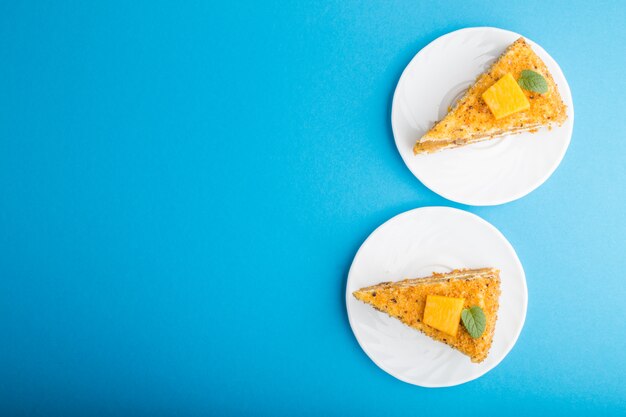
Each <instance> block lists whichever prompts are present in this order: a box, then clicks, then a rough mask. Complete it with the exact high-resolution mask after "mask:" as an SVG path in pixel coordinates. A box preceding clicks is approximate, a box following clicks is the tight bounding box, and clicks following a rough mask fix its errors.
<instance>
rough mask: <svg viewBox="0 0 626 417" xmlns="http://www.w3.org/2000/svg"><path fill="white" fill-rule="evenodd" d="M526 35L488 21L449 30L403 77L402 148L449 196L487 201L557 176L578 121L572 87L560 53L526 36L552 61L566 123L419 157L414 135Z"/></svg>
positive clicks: (395, 114)
mask: <svg viewBox="0 0 626 417" xmlns="http://www.w3.org/2000/svg"><path fill="white" fill-rule="evenodd" d="M519 37H520V35H519V34H517V33H514V32H509V31H507V30H502V29H496V28H489V27H480V28H468V29H462V30H457V31H456V32H451V33H448V34H447V35H444V36H442V37H440V38H438V39H436V40H434V41H433V42H431V43H430V44H428V45H427V46H426V47H425V48H424V49H422V50H421V51H420V52H419V53H418V54H417V55H415V57H414V58H413V60H411V62H410V63H409V65H408V66H407V67H406V69H405V70H404V72H403V73H402V76H401V77H400V81H399V82H398V86H397V87H396V91H395V94H394V97H393V105H392V110H391V124H392V128H393V135H394V138H395V141H396V146H397V147H398V150H399V151H400V154H401V155H402V159H403V160H404V162H405V163H406V165H407V166H408V167H409V169H410V170H411V172H413V175H415V176H416V177H417V178H418V179H419V180H420V181H421V182H422V183H423V184H424V185H426V186H427V187H428V188H430V189H431V190H432V191H434V192H436V193H437V194H439V195H441V196H443V197H445V198H447V199H449V200H452V201H456V202H459V203H463V204H470V205H475V206H488V205H496V204H503V203H507V202H509V201H513V200H516V199H518V198H521V197H523V196H525V195H526V194H528V193H530V192H531V191H533V190H534V189H535V188H537V187H539V186H540V185H541V184H543V182H544V181H546V180H547V179H548V177H550V175H552V173H553V172H554V170H555V169H556V168H557V167H558V165H559V163H560V162H561V160H562V159H563V156H564V155H565V151H566V150H567V147H568V146H569V143H570V138H571V136H572V129H573V126H574V105H573V103H572V95H571V92H570V89H569V86H568V85H567V81H566V80H565V76H564V75H563V72H562V71H561V68H559V66H558V64H557V63H556V62H555V61H554V59H552V57H550V55H548V53H547V52H546V51H544V50H543V48H541V47H540V46H539V45H537V44H536V43H535V42H533V41H531V40H529V39H528V38H526V40H527V41H528V43H529V44H530V45H531V46H532V48H533V50H534V51H535V52H536V53H537V55H539V57H540V58H541V59H542V60H543V61H544V62H545V64H546V65H547V66H548V69H549V70H550V72H551V73H552V76H553V77H554V80H555V82H556V84H557V85H558V87H559V92H560V93H561V96H562V97H563V101H564V102H565V104H566V105H567V109H568V118H567V121H566V122H565V123H564V124H563V126H561V127H554V128H553V129H552V130H548V129H541V130H540V131H539V132H537V133H534V134H532V133H521V134H518V135H514V136H513V137H502V138H499V139H493V140H490V141H486V142H480V143H476V144H474V145H469V146H464V147H461V148H457V149H448V150H444V151H441V152H438V153H434V154H430V155H417V156H416V155H413V145H414V144H415V141H416V140H417V139H419V138H420V137H421V136H422V135H423V134H424V133H425V132H426V131H427V130H428V129H429V128H430V127H431V126H432V125H433V124H434V122H435V121H437V120H439V119H441V118H442V117H443V116H445V114H446V113H447V109H448V106H450V105H452V104H453V103H454V102H456V100H457V99H458V98H460V97H461V95H462V94H463V93H464V92H465V90H466V89H467V88H468V87H469V86H470V85H471V84H472V83H473V82H474V80H475V79H476V77H477V76H478V75H480V74H481V73H482V72H484V71H485V70H486V69H487V68H488V67H489V65H490V64H491V63H493V62H494V61H495V59H496V58H498V57H499V56H500V54H501V53H502V52H503V51H504V50H505V49H506V47H507V46H508V45H510V44H511V43H513V41H515V40H516V39H517V38H519Z"/></svg>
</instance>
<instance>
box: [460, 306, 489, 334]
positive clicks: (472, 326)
mask: <svg viewBox="0 0 626 417" xmlns="http://www.w3.org/2000/svg"><path fill="white" fill-rule="evenodd" d="M461 320H463V326H465V328H466V329H467V332H468V333H469V334H470V336H472V337H473V338H474V339H477V338H479V337H480V336H481V335H482V334H483V332H484V331H485V327H486V326H487V318H486V317H485V313H484V311H483V309H482V308H480V307H478V306H473V307H470V308H464V309H463V311H461Z"/></svg>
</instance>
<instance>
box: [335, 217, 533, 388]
mask: <svg viewBox="0 0 626 417" xmlns="http://www.w3.org/2000/svg"><path fill="white" fill-rule="evenodd" d="M438 210H443V211H451V212H455V213H457V214H461V215H464V216H467V217H468V218H472V219H473V220H478V221H479V222H480V223H482V224H484V225H485V226H487V227H488V228H490V229H492V230H493V231H495V232H496V234H497V235H498V236H499V237H500V238H501V239H502V240H503V242H504V244H505V246H506V248H507V250H509V251H510V252H511V253H512V254H513V257H514V260H515V265H516V267H517V268H518V270H519V272H520V273H521V278H522V284H523V288H524V292H523V299H524V302H523V306H522V307H523V308H522V311H523V314H522V319H521V322H520V324H519V327H518V328H517V330H516V332H515V336H514V337H513V338H512V339H511V341H510V342H509V343H508V344H507V345H506V348H505V350H504V354H503V355H502V357H501V358H500V359H499V360H497V361H496V362H495V363H494V364H493V365H492V366H491V367H489V368H486V369H485V370H484V372H482V373H481V374H479V375H476V376H474V377H469V378H463V379H460V380H458V381H454V382H452V383H447V384H418V383H416V382H414V381H410V380H408V379H407V378H404V377H401V376H398V375H395V374H394V373H392V372H391V371H390V370H389V369H387V368H386V367H385V366H383V365H381V364H380V363H379V362H378V361H377V360H376V359H374V357H373V356H372V355H371V354H370V352H368V350H367V348H366V347H365V345H364V343H363V342H362V341H361V339H360V338H359V336H358V334H357V332H356V331H355V330H354V329H355V327H354V320H355V319H354V318H353V317H352V314H351V312H350V308H349V301H350V300H351V298H350V297H351V296H352V294H351V293H350V291H349V287H350V281H351V280H352V276H353V268H354V264H355V263H356V261H357V258H358V257H359V255H360V254H361V249H363V247H364V246H365V244H366V243H367V242H368V241H369V240H370V239H371V238H372V237H373V236H374V235H375V234H376V232H378V231H379V230H381V228H383V227H384V226H385V225H386V224H387V223H389V222H391V221H394V220H398V219H400V218H401V217H408V216H410V215H412V214H415V213H418V212H420V211H421V212H425V211H438ZM345 292H346V300H345V301H346V312H347V315H348V323H349V325H350V329H351V330H352V334H353V335H354V337H355V339H356V340H357V343H358V344H359V346H360V348H361V350H363V352H364V353H365V354H366V355H367V357H368V358H369V359H370V360H371V361H372V362H374V364H375V365H376V366H378V367H379V368H380V369H382V370H383V371H385V372H386V373H387V374H389V375H391V376H392V377H394V378H396V379H398V380H400V381H402V382H405V383H407V384H411V385H415V386H418V387H423V388H446V387H453V386H457V385H462V384H465V383H467V382H470V381H473V380H476V379H479V378H481V377H482V376H484V375H485V374H487V373H489V372H490V371H491V370H493V369H494V368H496V367H497V366H498V365H499V364H500V363H501V362H502V361H503V360H504V359H505V358H506V357H507V356H508V355H509V353H510V352H511V350H512V349H513V347H514V346H515V345H516V344H517V341H518V339H519V336H520V334H521V333H522V329H523V328H524V324H525V323H526V315H527V313H528V285H527V282H526V272H525V271H524V267H523V265H522V262H521V261H520V259H519V256H517V252H516V251H515V248H514V247H513V245H511V242H509V240H508V239H507V238H506V236H504V234H502V232H500V230H499V229H498V228H497V227H495V226H494V225H493V224H491V223H489V222H488V221H487V220H485V219H483V218H482V217H480V216H478V215H477V214H474V213H472V212H469V211H466V210H461V209H458V208H455V207H448V206H425V207H417V208H414V209H411V210H407V211H404V212H402V213H398V214H396V215H395V216H393V217H391V218H389V219H387V220H386V221H384V222H383V223H382V224H380V225H379V226H377V227H376V228H375V229H374V230H373V231H372V232H371V233H370V234H369V235H368V236H367V238H365V240H364V241H363V243H361V245H360V246H359V249H357V251H356V254H355V255H354V258H353V259H352V263H351V264H350V269H349V270H348V277H347V279H346V288H345Z"/></svg>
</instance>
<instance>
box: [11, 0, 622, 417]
mask: <svg viewBox="0 0 626 417" xmlns="http://www.w3.org/2000/svg"><path fill="white" fill-rule="evenodd" d="M87 3H88V2H78V1H67V2H49V3H46V2H26V1H23V2H8V1H6V2H2V4H1V5H0V53H1V56H2V65H0V106H1V111H0V194H1V198H0V246H1V255H0V330H1V334H2V342H1V343H0V414H2V415H42V416H43V415H47V416H50V415H94V416H97V415H124V414H125V415H130V414H132V415H146V416H147V415H150V416H159V415H244V414H247V415H251V414H259V415H272V416H282V415H285V416H293V415H318V414H322V413H323V414H325V415H340V416H346V415H357V413H358V415H361V416H367V415H372V416H374V415H376V416H380V415H387V416H407V415H437V416H443V415H451V416H458V415H460V414H461V413H462V414H463V415H472V414H474V415H478V413H479V412H480V413H483V414H484V412H487V414H495V413H497V412H499V413H503V412H504V411H509V412H510V411H511V410H514V411H517V412H518V413H520V414H529V413H539V412H541V413H544V414H547V413H557V414H559V413H567V414H570V415H574V414H580V415H588V414H589V413H592V412H593V413H596V412H600V411H603V412H606V413H607V414H615V415H616V414H622V415H623V414H624V413H626V405H625V404H626V384H624V376H625V375H626V348H625V347H626V320H625V318H626V290H625V287H626V286H625V285H624V282H626V281H625V280H626V276H625V274H624V272H623V271H624V269H623V263H624V255H625V254H626V244H625V241H626V238H625V236H626V220H625V219H624V213H625V211H626V168H625V167H626V164H625V163H624V157H625V156H626V138H625V135H624V131H626V122H625V121H624V120H625V118H624V109H625V108H626V95H625V94H624V91H625V89H626V83H625V81H624V80H625V79H626V75H625V74H624V68H625V67H626V54H625V53H624V46H623V41H624V39H625V38H626V26H625V25H624V22H625V21H626V12H625V8H624V7H623V5H622V3H620V2H618V1H615V2H602V3H601V4H596V3H594V2H561V3H557V2H540V1H537V2H533V1H524V2H489V3H484V4H482V3H478V2H469V1H455V2H447V3H440V2H432V3H426V2H422V3H419V2H415V1H407V2H394V3H388V2H353V1H349V2H348V1H335V2H324V3H323V4H322V2H319V3H318V2H308V4H306V3H304V2H302V3H300V4H291V2H283V4H278V3H273V2H268V3H266V4H264V5H262V4H260V2H259V3H257V2H249V3H244V2H223V3H222V2H220V3H218V2H171V3H167V2H162V1H159V2H153V1H151V2H142V3H141V2H122V1H118V2H112V1H111V2H91V4H87ZM496 3H499V4H496ZM547 3H549V4H547ZM467 26H497V27H502V28H505V29H509V30H513V31H516V32H519V33H522V34H525V35H526V36H528V37H529V38H531V39H533V40H535V41H537V42H538V43H539V44H541V45H542V46H543V47H544V48H545V49H546V50H547V51H548V52H549V53H550V54H551V55H552V56H553V57H554V58H555V59H556V60H557V61H558V62H559V64H560V65H561V67H562V69H563V71H564V73H565V75H566V76H567V78H568V80H569V83H570V87H571V89H572V93H573V96H574V102H575V106H576V123H575V127H574V136H573V138H572V143H571V146H570V148H569V151H568V152H567V155H566V156H565V159H564V160H563V162H562V164H561V166H560V167H559V169H558V170H557V171H556V172H555V174H554V175H553V176H552V177H551V178H550V179H549V180H548V181H547V182H546V183H545V184H544V185H543V186H542V187H540V188H539V189H537V190H536V191H535V192H533V193H532V194H530V195H528V196H526V197H525V198H523V199H521V200H519V201H516V202H513V203H510V204H506V205H503V206H499V207H487V208H475V207H466V206H459V205H457V204H453V203H450V202H448V201H446V200H444V199H443V198H441V197H439V196H437V195H435V194H433V193H432V192H430V191H429V190H428V189H426V188H425V187H424V186H423V185H421V184H420V183H419V181H418V180H417V179H415V178H414V177H413V176H412V175H411V173H410V172H409V170H408V169H407V168H406V167H405V166H404V164H403V163H402V161H401V159H400V156H399V155H398V153H397V151H396V149H395V146H394V143H393V138H392V134H391V128H390V123H389V114H390V105H391V97H392V93H393V90H394V88H395V85H396V82H397V80H398V78H399V76H400V74H401V72H402V70H403V69H404V67H405V65H406V64H407V63H408V62H409V60H410V59H411V58H412V57H413V55H414V54H415V53H416V52H417V51H419V50H420V48H422V47H424V46H425V45H426V44H427V43H429V42H430V41H432V40H433V39H435V38H436V37H438V36H440V35H442V34H445V33H447V32H449V31H452V30H455V29H459V28H462V27H467ZM428 205H450V206H454V207H461V208H463V209H466V210H469V211H471V212H474V213H477V214H479V215H480V216H482V217H484V218H485V219H487V220H488V221H490V222H492V223H493V224H494V225H495V226H497V227H498V228H499V229H500V230H501V231H502V232H503V233H504V235H505V236H507V238H508V239H509V240H510V241H511V243H512V244H513V246H514V247H515V248H516V250H517V252H518V255H519V257H520V259H521V260H522V263H523V264H524V267H525V270H526V274H527V280H528V289H529V305H528V316H527V320H526V325H525V327H524V330H523V331H522V334H521V336H520V339H519V341H518V343H517V345H516V346H515V348H514V349H513V350H512V351H511V353H510V354H509V356H508V357H507V358H506V359H505V360H504V361H503V362H502V363H501V364H500V366H498V367H497V368H496V369H494V370H493V371H492V372H490V373H488V374H487V375H485V376H484V377H482V378H480V379H478V380H476V381H473V382H470V383H467V384H465V385H462V386H458V387H454V388H449V389H439V390H429V389H422V388H418V387H414V386H411V385H408V384H404V383H402V382H400V381H398V380H396V379H394V378H393V377H391V376H389V375H387V374H385V373H384V372H383V371H381V370H380V369H378V368H377V367H376V365H374V364H373V363H372V362H371V361H370V360H369V359H368V358H367V356H366V355H365V354H364V353H363V352H362V351H361V349H360V348H359V346H358V344H357V342H356V340H355V338H354V336H353V335H352V332H351V331H350V328H349V325H348V321H347V318H346V314H345V306H344V286H345V280H346V275H347V271H348V268H349V266H350V263H351V261H352V257H353V256H354V254H355V252H356V250H357V248H358V247H359V245H360V244H361V243H362V241H363V240H364V239H365V237H366V236H367V235H368V234H369V233H370V232H371V231H372V230H373V229H374V228H375V227H377V226H378V225H379V224H381V223H382V222H384V221H385V220H387V219H388V218H390V217H392V216H393V215H395V214H398V213H400V212H403V211H405V210H408V209H412V208H415V207H421V206H428ZM427 413H429V414H427ZM483 414H481V415H483Z"/></svg>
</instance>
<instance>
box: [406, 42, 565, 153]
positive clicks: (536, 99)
mask: <svg viewBox="0 0 626 417" xmlns="http://www.w3.org/2000/svg"><path fill="white" fill-rule="evenodd" d="M523 70H532V71H535V72H538V73H539V74H541V75H542V76H543V77H544V78H545V80H546V82H547V84H548V92H547V93H544V94H539V93H536V92H533V91H527V90H524V91H523V92H524V94H525V95H526V98H527V99H528V101H529V103H530V107H529V108H528V109H527V110H523V111H520V112H517V113H513V114H511V115H508V116H506V117H503V118H501V119H499V120H497V119H496V118H495V117H494V115H493V113H492V112H491V110H490V109H489V107H488V106H487V104H486V103H485V101H484V100H483V99H482V97H481V96H482V94H483V93H484V92H485V91H486V90H487V89H488V88H489V87H491V86H492V85H493V84H494V83H496V82H497V81H498V80H500V78H502V77H503V76H505V75H506V74H511V75H512V76H513V78H514V79H515V80H517V79H519V77H520V75H521V72H522V71H523ZM565 119H567V108H566V106H565V104H563V100H562V99H561V95H560V94H559V90H558V88H557V85H556V83H555V82H554V79H553V78H552V75H551V74H550V72H549V71H548V68H547V67H546V65H545V64H544V63H543V61H542V60H541V58H539V57H538V56H537V54H535V52H534V51H533V50H532V48H531V47H530V45H528V43H526V41H525V40H524V38H519V39H518V40H516V41H515V42H513V44H511V45H510V46H509V47H508V48H507V49H506V51H504V53H503V54H502V55H501V56H500V58H498V60H497V61H496V62H495V63H494V64H493V65H492V66H491V68H489V70H487V72H485V73H483V74H481V75H480V76H479V77H478V78H477V79H476V82H475V83H474V85H472V86H471V87H470V88H469V89H468V90H467V92H466V93H465V95H463V96H462V97H461V98H460V99H459V100H458V101H457V102H456V104H455V105H454V106H453V108H452V109H451V110H450V111H449V112H448V114H447V115H446V116H445V117H444V118H443V119H442V120H440V121H439V122H437V123H436V124H435V125H434V126H433V128H432V129H430V130H429V131H428V132H426V134H425V135H424V136H422V137H421V138H420V139H419V140H418V141H417V143H416V144H415V146H414V147H413V153H415V154H419V153H432V152H437V151H440V150H442V149H448V148H456V147H459V146H464V145H469V144H472V143H476V142H480V141H483V140H488V139H494V138H496V137H500V136H503V135H509V134H513V133H521V132H526V131H536V130H537V129H538V128H540V127H543V126H551V125H552V124H558V125H561V124H562V123H563V122H564V121H565Z"/></svg>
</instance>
